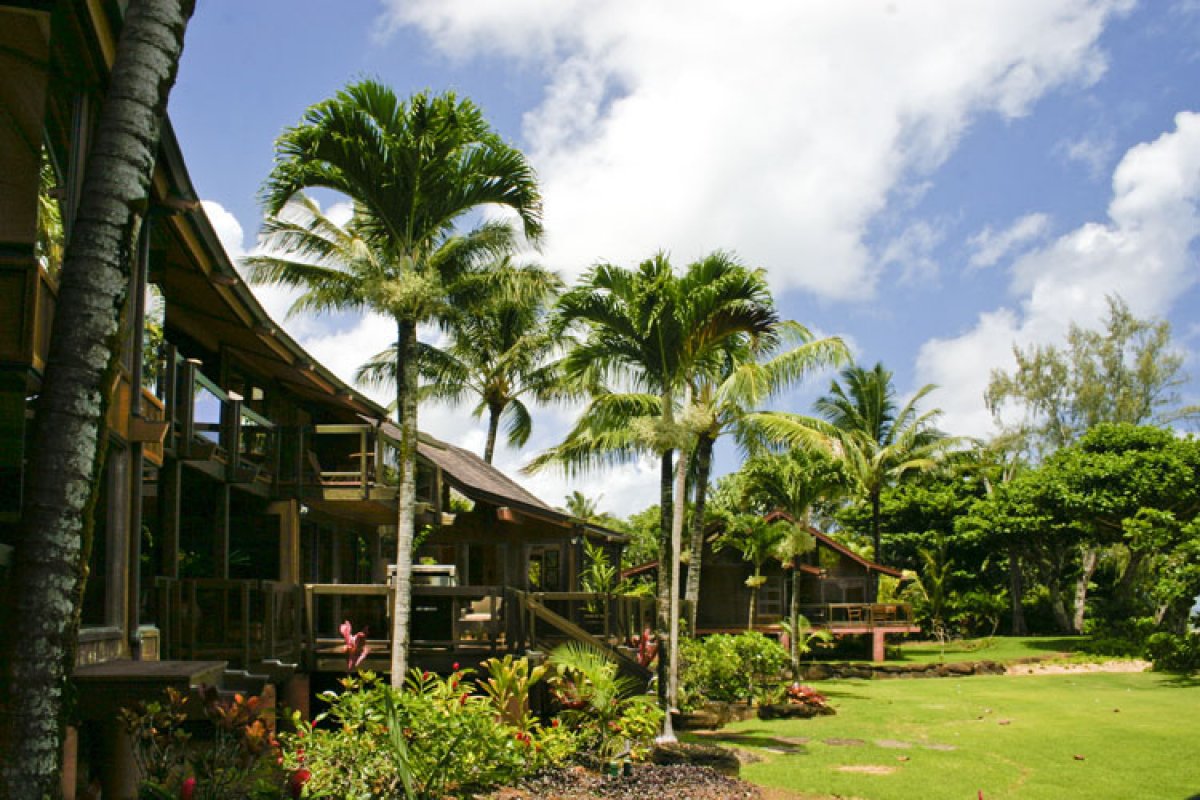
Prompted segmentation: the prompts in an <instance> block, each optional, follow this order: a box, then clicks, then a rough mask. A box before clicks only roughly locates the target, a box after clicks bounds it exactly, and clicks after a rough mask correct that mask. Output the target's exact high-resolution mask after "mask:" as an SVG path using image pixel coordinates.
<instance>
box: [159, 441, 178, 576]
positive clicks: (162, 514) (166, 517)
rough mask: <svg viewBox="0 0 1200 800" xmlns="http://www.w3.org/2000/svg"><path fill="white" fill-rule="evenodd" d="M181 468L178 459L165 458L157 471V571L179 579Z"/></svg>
mask: <svg viewBox="0 0 1200 800" xmlns="http://www.w3.org/2000/svg"><path fill="white" fill-rule="evenodd" d="M182 482H183V467H182V465H181V464H180V463H179V459H176V458H167V459H165V460H164V461H163V465H162V469H160V470H159V471H158V484H159V485H158V518H159V520H161V523H162V561H161V563H160V564H159V571H160V572H162V574H163V575H165V576H167V577H168V578H178V577H179V515H180V513H181V503H180V500H181V498H182V497H183V492H182V485H181V484H182Z"/></svg>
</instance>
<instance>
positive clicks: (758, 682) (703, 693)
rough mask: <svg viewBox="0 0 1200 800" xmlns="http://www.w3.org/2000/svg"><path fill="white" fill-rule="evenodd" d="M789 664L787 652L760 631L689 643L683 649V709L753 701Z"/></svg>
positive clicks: (713, 637) (681, 689) (681, 682)
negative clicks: (710, 703)
mask: <svg viewBox="0 0 1200 800" xmlns="http://www.w3.org/2000/svg"><path fill="white" fill-rule="evenodd" d="M787 665H788V653H787V651H785V650H784V649H783V647H782V646H781V645H780V644H779V643H778V642H776V641H775V640H774V639H770V638H768V637H766V636H764V635H762V634H761V633H758V632H757V631H750V632H747V633H742V634H738V635H737V636H730V635H727V634H717V635H714V636H706V637H704V638H703V639H692V640H689V641H687V642H684V643H683V645H682V650H681V661H680V693H681V702H682V703H683V706H682V707H684V708H695V707H697V706H699V705H702V704H703V703H704V702H705V701H708V700H711V701H716V702H725V703H738V702H751V701H753V700H756V699H758V698H759V695H760V694H761V693H762V692H763V691H765V690H766V689H767V688H768V687H769V686H770V685H771V684H774V683H775V682H777V681H778V680H779V678H780V676H781V675H782V674H783V671H784V669H785V668H786V667H787Z"/></svg>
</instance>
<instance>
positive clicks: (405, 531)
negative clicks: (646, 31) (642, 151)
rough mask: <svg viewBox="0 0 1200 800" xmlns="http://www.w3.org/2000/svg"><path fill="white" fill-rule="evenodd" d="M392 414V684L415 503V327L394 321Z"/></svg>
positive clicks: (403, 635)
mask: <svg viewBox="0 0 1200 800" xmlns="http://www.w3.org/2000/svg"><path fill="white" fill-rule="evenodd" d="M396 376H397V377H396V415H397V424H398V425H399V426H400V452H399V454H398V457H397V460H396V466H397V472H398V473H399V475H398V478H399V480H398V481H397V486H396V579H395V580H396V582H395V584H394V586H393V589H394V591H395V600H394V605H393V607H392V667H391V669H392V686H395V687H400V686H403V685H404V676H405V673H407V672H408V631H409V619H410V617H411V616H412V565H413V552H412V544H413V527H414V516H415V513H416V503H417V326H416V323H415V322H411V321H408V320H397V321H396Z"/></svg>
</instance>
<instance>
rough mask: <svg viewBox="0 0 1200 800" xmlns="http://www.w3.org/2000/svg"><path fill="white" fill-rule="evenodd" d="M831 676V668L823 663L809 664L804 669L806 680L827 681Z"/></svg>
mask: <svg viewBox="0 0 1200 800" xmlns="http://www.w3.org/2000/svg"><path fill="white" fill-rule="evenodd" d="M832 677H833V670H832V669H830V668H829V667H828V666H827V665H825V664H809V665H808V667H806V668H805V670H804V679H805V680H806V681H827V680H829V679H830V678H832Z"/></svg>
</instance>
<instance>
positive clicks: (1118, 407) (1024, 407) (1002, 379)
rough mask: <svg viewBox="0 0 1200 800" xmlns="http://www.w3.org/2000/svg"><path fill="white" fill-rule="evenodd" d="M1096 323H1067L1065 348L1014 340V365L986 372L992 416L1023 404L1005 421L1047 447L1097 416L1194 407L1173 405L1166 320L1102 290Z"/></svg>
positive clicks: (1101, 419) (1154, 418)
mask: <svg viewBox="0 0 1200 800" xmlns="http://www.w3.org/2000/svg"><path fill="white" fill-rule="evenodd" d="M1103 326H1104V327H1103V330H1090V329H1087V328H1082V327H1080V326H1078V325H1076V324H1074V323H1072V325H1071V327H1070V329H1069V331H1068V333H1067V346H1066V348H1065V349H1062V348H1059V347H1056V346H1054V345H1031V346H1030V347H1029V349H1027V350H1022V349H1020V348H1018V347H1014V348H1013V355H1014V356H1015V357H1016V360H1017V368H1016V370H1015V371H1014V372H1012V373H1011V374H1009V373H1005V372H1001V371H998V370H997V371H994V372H993V373H992V378H991V381H990V383H989V384H988V389H987V395H986V397H987V402H988V406H989V407H990V408H991V409H992V413H993V414H995V415H996V416H997V418H998V419H1001V418H1002V417H1003V413H1004V410H1005V409H1006V407H1008V406H1015V407H1017V408H1018V409H1020V410H1021V411H1022V412H1023V416H1022V418H1021V419H1020V420H1019V421H1017V422H1016V423H1010V424H1009V425H1008V428H1009V430H1010V431H1012V432H1014V433H1016V434H1017V435H1019V436H1021V437H1022V438H1023V439H1024V440H1025V443H1026V446H1027V447H1028V448H1029V449H1031V450H1033V451H1035V452H1037V453H1039V454H1041V455H1047V454H1049V453H1052V452H1054V451H1055V450H1057V449H1058V448H1060V447H1063V446H1066V445H1068V444H1070V443H1071V442H1073V441H1075V440H1076V439H1078V438H1079V437H1080V436H1082V435H1083V434H1084V433H1086V432H1087V431H1089V430H1091V429H1092V428H1093V427H1095V426H1096V425H1099V424H1101V423H1105V422H1107V423H1129V424H1132V425H1142V424H1146V423H1151V422H1157V423H1160V424H1161V423H1165V422H1168V421H1171V420H1173V419H1177V418H1179V417H1180V416H1187V415H1192V416H1194V415H1195V414H1196V413H1197V411H1200V409H1195V408H1185V409H1177V408H1174V407H1175V406H1176V405H1177V404H1178V402H1179V395H1178V393H1177V392H1176V391H1175V390H1176V389H1177V388H1178V387H1179V386H1181V385H1183V384H1185V383H1186V382H1187V375H1186V374H1185V373H1184V372H1183V371H1182V367H1183V357H1182V356H1181V355H1180V354H1179V353H1177V352H1176V351H1175V350H1174V348H1172V346H1171V326H1170V324H1169V323H1167V322H1166V320H1161V319H1159V320H1149V319H1138V318H1136V317H1134V316H1133V314H1132V313H1130V311H1129V306H1128V305H1126V303H1125V301H1124V300H1122V299H1121V298H1120V297H1118V296H1115V295H1110V296H1109V297H1108V316H1107V318H1106V319H1105V320H1104V323H1103Z"/></svg>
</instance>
